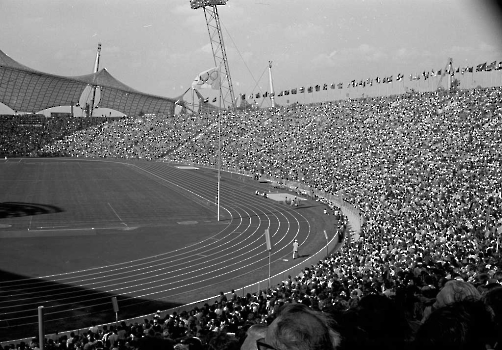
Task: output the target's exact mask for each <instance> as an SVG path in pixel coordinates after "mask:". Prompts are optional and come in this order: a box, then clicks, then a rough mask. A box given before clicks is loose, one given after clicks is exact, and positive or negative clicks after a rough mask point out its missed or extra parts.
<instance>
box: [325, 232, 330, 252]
mask: <svg viewBox="0 0 502 350" xmlns="http://www.w3.org/2000/svg"><path fill="white" fill-rule="evenodd" d="M324 237H325V238H326V258H327V257H328V255H329V248H328V242H329V241H328V233H327V232H326V230H324Z"/></svg>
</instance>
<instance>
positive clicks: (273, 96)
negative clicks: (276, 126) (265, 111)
mask: <svg viewBox="0 0 502 350" xmlns="http://www.w3.org/2000/svg"><path fill="white" fill-rule="evenodd" d="M268 80H269V82H270V100H271V101H272V108H275V92H274V84H273V81H272V61H268Z"/></svg>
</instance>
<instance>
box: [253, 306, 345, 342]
mask: <svg viewBox="0 0 502 350" xmlns="http://www.w3.org/2000/svg"><path fill="white" fill-rule="evenodd" d="M339 343H340V335H339V334H338V332H336V331H335V330H333V328H332V321H331V319H330V318H329V316H328V315H326V314H324V313H322V312H320V311H314V310H312V309H310V308H309V307H308V306H306V305H304V304H285V305H284V306H283V307H282V308H281V309H280V310H279V312H278V314H277V317H276V319H275V320H274V321H273V322H272V323H271V324H270V325H269V326H268V328H267V333H266V335H265V338H263V339H259V340H257V341H256V344H257V348H258V350H272V349H276V350H331V349H335V348H336V347H337V346H338V345H339Z"/></svg>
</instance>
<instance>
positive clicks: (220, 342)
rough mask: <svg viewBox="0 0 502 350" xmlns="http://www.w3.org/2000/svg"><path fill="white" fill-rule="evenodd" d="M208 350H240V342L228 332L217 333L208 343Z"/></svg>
mask: <svg viewBox="0 0 502 350" xmlns="http://www.w3.org/2000/svg"><path fill="white" fill-rule="evenodd" d="M207 349H208V350H239V341H238V340H237V338H235V337H234V336H232V335H230V334H228V333H226V332H215V333H214V335H212V336H211V338H210V339H209V341H208V343H207Z"/></svg>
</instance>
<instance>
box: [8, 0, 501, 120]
mask: <svg viewBox="0 0 502 350" xmlns="http://www.w3.org/2000/svg"><path fill="white" fill-rule="evenodd" d="M218 14H219V18H220V21H221V25H222V31H223V38H224V43H225V47H226V53H227V57H228V64H229V70H230V74H231V78H232V82H233V87H234V91H235V94H236V96H237V95H238V94H240V93H245V94H247V95H248V96H249V94H250V93H253V94H254V93H256V92H259V91H261V92H262V93H263V92H265V91H270V89H269V82H268V70H267V68H268V62H269V61H272V62H273V63H272V74H273V82H274V88H275V91H276V94H277V93H278V92H279V91H282V90H286V89H291V88H295V87H300V86H305V87H307V86H311V85H316V84H320V85H321V86H322V85H323V84H324V83H327V84H331V83H333V82H335V83H338V82H344V83H346V82H348V81H350V80H352V79H355V80H360V79H366V78H368V77H373V78H374V77H377V76H380V77H383V76H388V75H394V76H396V75H397V73H402V74H404V75H405V77H407V76H409V74H415V73H420V72H422V71H424V70H428V71H429V70H431V69H441V68H443V67H444V66H445V64H446V62H447V59H448V57H451V58H452V59H453V65H454V66H461V67H462V66H472V65H477V64H480V63H483V62H491V61H493V60H497V61H502V15H501V12H500V11H498V8H497V3H496V2H495V1H494V0H303V1H300V0H228V2H227V5H225V6H219V7H218ZM0 33H1V34H0V50H2V51H3V52H4V53H6V54H7V55H9V56H10V57H11V58H13V59H15V60H16V61H18V62H20V63H22V64H24V65H26V66H28V67H31V68H34V69H36V70H39V71H43V72H47V73H51V74H57V75H63V76H76V75H84V74H89V73H92V71H93V66H94V60H95V56H96V49H97V45H98V43H101V44H102V51H101V61H100V68H107V70H108V71H109V72H110V74H112V75H113V76H114V77H115V78H117V79H118V80H120V81H121V82H123V83H125V84H127V85H129V86H130V87H132V88H134V89H136V90H139V91H142V92H145V93H149V94H154V95H159V96H165V97H170V98H175V97H178V96H180V95H181V94H182V93H183V92H184V91H185V90H186V89H187V88H188V87H190V86H191V83H192V81H193V80H194V78H195V77H196V76H197V75H198V73H200V72H201V71H204V70H206V69H209V68H211V67H213V66H214V60H213V56H212V51H211V46H210V41H209V35H208V29H207V27H206V21H205V17H204V13H203V10H202V9H198V10H192V9H191V8H190V2H189V0H85V1H81V0H0ZM201 92H202V93H203V94H205V95H211V93H212V92H211V91H201ZM6 111H9V109H8V108H6V107H5V106H3V105H1V104H0V113H5V112H6Z"/></svg>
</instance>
